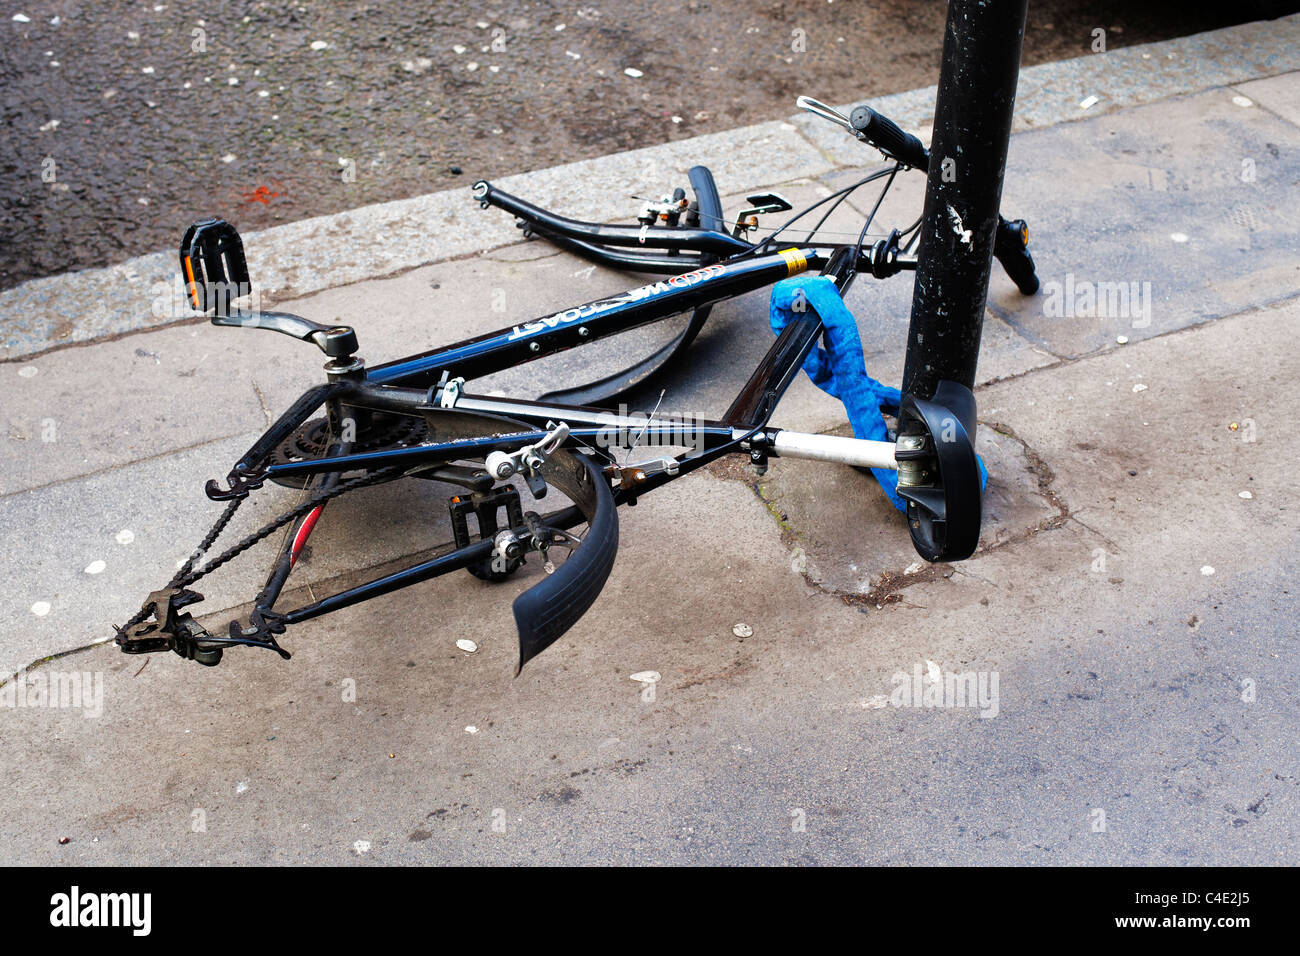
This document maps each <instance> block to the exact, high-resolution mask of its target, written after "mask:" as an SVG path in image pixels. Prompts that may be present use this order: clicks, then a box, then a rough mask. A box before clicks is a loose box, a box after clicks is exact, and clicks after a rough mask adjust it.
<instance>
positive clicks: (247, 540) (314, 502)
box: [115, 468, 401, 634]
mask: <svg viewBox="0 0 1300 956" xmlns="http://www.w3.org/2000/svg"><path fill="white" fill-rule="evenodd" d="M400 471H401V469H400V468H385V469H382V470H380V471H376V472H372V473H371V474H369V475H366V476H365V477H363V478H355V479H353V480H352V481H349V482H345V483H343V484H340V485H337V486H335V487H334V488H331V489H330V490H329V491H322V492H320V493H319V494H317V495H314V496H313V497H311V498H309V499H308V500H307V501H305V502H303V503H302V504H300V505H298V506H297V507H295V508H293V509H291V510H289V511H286V512H285V513H284V514H282V515H280V516H279V517H277V518H275V519H274V520H273V521H270V522H268V523H267V524H265V525H263V526H262V527H261V528H259V529H257V530H256V531H254V532H253V533H252V534H250V535H247V536H246V537H244V538H241V539H240V540H239V541H237V542H236V543H235V544H234V545H232V546H231V547H229V548H227V549H226V550H225V551H223V552H222V553H221V554H219V555H217V556H216V557H215V558H213V559H212V560H211V561H209V562H208V563H207V564H205V565H204V566H203V567H202V568H200V569H199V570H197V571H195V570H194V565H195V563H196V562H197V561H198V559H199V558H200V557H202V556H203V555H204V554H205V553H206V552H207V550H208V548H210V547H212V545H213V544H215V543H216V540H217V538H219V537H221V533H222V532H223V531H225V530H226V525H228V524H229V523H230V519H231V518H233V517H234V516H235V512H236V511H237V510H239V506H240V505H241V504H243V502H244V498H236V499H234V500H233V501H231V502H230V504H228V505H226V509H225V511H223V512H222V513H221V515H220V516H219V517H218V518H217V520H216V522H215V523H214V524H213V525H212V527H211V528H210V529H209V530H208V533H207V534H206V535H204V537H203V540H202V541H200V542H199V546H198V547H197V548H196V549H195V550H194V552H193V553H192V554H191V555H190V556H189V557H188V558H187V559H186V560H185V563H184V564H183V565H181V567H180V569H179V570H178V571H177V572H176V573H175V574H174V575H172V579H171V581H169V582H168V584H167V589H169V590H170V589H172V588H186V587H189V586H190V585H191V584H193V583H194V582H195V581H198V580H199V579H200V578H203V577H206V576H207V575H209V574H211V573H212V572H213V571H215V570H217V568H219V567H221V566H222V565H224V564H226V563H228V562H230V561H233V560H234V559H235V558H237V557H239V555H241V554H243V553H244V552H245V551H247V550H248V549H249V548H251V547H253V546H254V545H255V544H257V543H259V542H260V541H263V540H265V539H266V538H268V537H270V536H271V535H273V534H275V533H276V532H277V531H279V530H280V529H281V528H283V527H284V526H285V525H286V524H288V523H289V522H291V521H293V520H295V519H297V518H301V517H302V516H303V515H305V514H309V513H310V512H311V511H312V510H313V509H315V508H317V507H318V506H320V505H323V504H325V503H326V502H328V501H332V500H333V499H334V498H337V497H339V496H340V495H342V494H346V493H347V492H349V491H355V490H356V489H358V488H364V487H366V486H367V485H373V484H378V483H379V482H380V481H384V480H387V479H391V478H395V477H397V473H398V472H400ZM150 613H151V609H150V608H148V607H144V608H141V609H140V610H139V611H138V612H137V613H136V614H134V615H133V616H132V617H131V619H130V620H128V621H127V622H126V624H124V625H123V626H122V627H120V628H115V630H117V632H118V633H119V634H121V633H124V632H126V631H129V630H130V629H131V628H133V627H135V626H136V625H137V624H140V623H142V622H143V621H144V619H145V618H147V617H148V616H149V614H150Z"/></svg>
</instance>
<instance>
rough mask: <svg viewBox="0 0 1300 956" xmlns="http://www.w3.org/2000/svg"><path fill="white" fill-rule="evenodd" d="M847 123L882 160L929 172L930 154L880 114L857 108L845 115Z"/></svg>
mask: <svg viewBox="0 0 1300 956" xmlns="http://www.w3.org/2000/svg"><path fill="white" fill-rule="evenodd" d="M849 122H850V123H851V124H852V125H853V128H854V129H855V130H857V131H858V133H859V135H860V136H861V137H862V139H864V140H866V141H867V142H868V143H870V144H871V145H872V146H874V147H876V149H878V150H880V151H881V152H882V153H884V154H885V155H886V156H891V157H893V158H894V159H896V160H898V161H899V162H901V163H903V164H904V165H906V166H912V167H914V168H916V169H927V168H929V165H930V154H929V152H928V151H927V150H926V148H925V147H924V146H923V145H921V141H920V140H919V139H917V138H916V137H915V136H913V135H912V134H911V133H904V132H903V131H902V129H900V128H899V126H898V124H897V123H895V122H894V121H893V120H891V119H890V118H889V117H888V116H885V115H884V114H883V113H877V112H876V111H875V110H873V109H872V108H871V107H870V106H859V107H856V108H855V109H854V110H853V112H852V113H851V114H850V115H849Z"/></svg>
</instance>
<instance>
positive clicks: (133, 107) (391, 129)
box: [0, 0, 1257, 288]
mask: <svg viewBox="0 0 1300 956" xmlns="http://www.w3.org/2000/svg"><path fill="white" fill-rule="evenodd" d="M0 7H2V8H3V11H4V12H3V19H2V21H0V38H2V39H0V88H2V89H3V93H2V94H0V97H2V98H0V110H2V113H0V117H2V122H3V129H4V135H3V138H2V139H0V288H7V287H9V286H12V285H15V284H17V283H19V282H21V281H23V280H25V279H30V278H33V277H36V276H43V275H52V274H57V273H60V272H64V271H68V270H72V269H83V268H90V267H95V266H100V265H106V264H111V263H115V262H119V261H122V260H124V259H126V258H128V257H130V256H132V255H137V254H141V253H145V252H150V251H154V250H156V249H165V248H170V247H172V246H173V245H174V244H175V243H176V241H177V240H178V238H179V236H180V233H181V232H182V230H183V228H184V226H185V225H187V224H188V223H189V222H190V221H192V220H193V219H195V218H197V217H199V216H201V215H209V214H220V215H223V216H225V217H226V218H230V219H232V220H234V221H236V222H237V223H238V224H239V226H240V227H241V228H242V229H245V230H248V229H257V228H261V227H265V226H269V225H273V224H275V223H278V222H287V221H294V220H298V219H304V218H308V217H311V216H315V215H321V214H326V213H333V212H339V211H342V210H346V209H351V208H354V207H355V206H358V205H362V204H366V203H372V202H381V201H387V200H393V199H401V198H406V197H410V196H415V195H420V194H423V193H427V192H430V191H434V190H438V189H445V188H448V187H450V186H453V185H455V184H456V183H457V182H460V181H462V180H463V181H464V182H466V183H468V182H470V181H472V180H473V179H474V178H477V177H480V176H501V175H503V174H507V173H514V172H522V171H525V170H530V169H537V168H544V167H548V166H552V165H555V164H558V163H562V162H568V161H572V160H576V159H582V158H586V157H592V156H600V155H604V154H607V153H611V152H616V151H618V150H622V149H626V148H630V147H634V146H646V145H651V144H655V143H661V142H666V141H669V140H673V139H679V138H683V137H688V136H695V135H698V134H700V133H706V132H713V131H718V130H727V129H731V128H734V127H738V126H744V125H748V124H752V123H756V122H759V121H760V120H768V119H775V118H781V117H785V116H788V115H789V114H790V112H791V110H792V106H793V101H794V98H795V97H796V96H797V95H799V94H801V93H808V94H814V95H817V96H819V97H821V98H823V99H826V100H828V101H830V102H844V101H848V100H852V99H854V98H858V97H866V96H876V95H880V94H884V93H889V92H896V91H899V90H907V89H913V88H916V87H919V86H926V85H929V84H931V83H933V82H934V81H935V78H936V76H937V71H938V63H939V56H940V49H941V42H942V34H943V18H944V11H945V7H944V5H943V4H941V3H937V2H934V0H878V2H872V3H852V2H840V3H834V2H829V3H828V2H822V0H787V2H772V0H766V2H759V3H755V2H747V0H714V2H705V0H687V2H680V0H679V2H667V3H665V2H658V0H620V2H617V3H590V4H586V5H582V6H575V5H571V4H567V3H560V2H557V0H534V2H527V3H520V2H515V3H509V4H505V3H496V2H493V3H488V4H483V5H471V4H458V3H457V4H453V3H434V4H430V3H414V2H411V0H397V2H387V3H362V2H339V3H329V4H324V3H299V4H284V3H268V2H249V0H234V2H229V3H223V4H220V5H217V6H214V5H212V4H208V3H197V2H192V0H186V2H159V3H152V4H151V3H126V2H122V0H100V2H95V3H86V2H75V0H71V2H51V0H18V2H8V0H6V2H5V3H3V4H0ZM1256 15H1257V11H1256V10H1255V9H1253V8H1252V7H1251V5H1250V4H1236V5H1227V4H1219V3H1209V2H1203V0H1193V2H1174V0H1161V2H1147V3H1141V4H1132V3H1128V4H1125V3H1118V2H1096V0H1041V2H1040V0H1035V2H1034V3H1033V4H1032V5H1031V10H1030V23H1029V26H1028V29H1027V33H1026V38H1025V48H1024V57H1023V60H1024V63H1025V64H1026V65H1031V64H1035V63H1041V62H1044V61H1048V60H1057V59H1063V58H1067V57H1073V56H1079V55H1083V54H1086V53H1088V52H1089V51H1090V49H1091V48H1092V44H1093V43H1094V31H1095V30H1097V29H1098V28H1100V29H1103V30H1104V31H1105V36H1104V40H1105V43H1106V44H1107V46H1108V48H1114V47H1118V46H1124V45H1128V44H1133V43H1141V42H1147V41H1151V40H1157V39H1166V38H1169V37H1173V36H1182V35H1186V34H1190V33H1195V32H1198V31H1201V30H1207V29H1213V28H1216V27H1221V26H1226V25H1229V24H1232V23H1237V22H1240V21H1242V20H1248V19H1253V18H1254V17H1255V16H1256ZM628 71H634V72H635V73H636V74H637V75H630V74H629V72H628ZM664 185H665V186H667V185H670V184H664Z"/></svg>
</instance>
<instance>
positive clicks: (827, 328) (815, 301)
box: [771, 276, 988, 512]
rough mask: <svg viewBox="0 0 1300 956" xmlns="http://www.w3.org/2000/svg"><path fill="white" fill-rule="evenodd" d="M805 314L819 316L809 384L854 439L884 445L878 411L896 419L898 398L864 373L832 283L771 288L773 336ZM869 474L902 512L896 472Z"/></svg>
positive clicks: (851, 324) (803, 281)
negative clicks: (837, 406)
mask: <svg viewBox="0 0 1300 956" xmlns="http://www.w3.org/2000/svg"><path fill="white" fill-rule="evenodd" d="M809 309H812V310H814V311H816V313H817V314H818V315H819V316H820V317H821V320H822V326H823V332H822V341H823V342H824V343H825V347H824V348H823V347H822V346H821V345H818V346H815V347H814V348H813V350H812V351H811V352H809V353H808V357H807V358H806V359H804V363H803V370H804V371H805V372H807V373H808V377H809V378H810V379H812V381H813V384H814V385H816V386H817V387H818V388H820V389H821V390H822V391H823V392H825V393H826V394H827V395H830V396H832V397H834V398H838V399H839V400H840V401H841V402H843V403H844V408H845V410H846V411H847V412H848V415H849V424H850V425H852V426H853V434H854V436H855V437H857V438H865V439H870V440H872V441H888V440H889V431H888V429H887V428H886V427H885V420H884V419H883V418H882V417H881V412H886V413H888V414H890V415H897V414H898V403H899V402H900V401H902V396H901V395H900V393H899V391H898V389H896V388H890V387H889V386H888V385H883V384H881V383H880V382H878V381H876V380H875V379H874V378H872V377H871V376H870V375H868V374H867V367H866V358H865V357H864V355H863V352H862V339H861V337H860V336H859V335H858V323H857V320H855V319H854V318H853V313H851V312H850V311H849V309H848V306H846V305H845V304H844V300H843V299H842V298H840V292H839V290H838V289H837V288H835V283H834V282H832V281H831V280H830V278H829V277H827V276H795V277H793V278H790V279H783V280H781V281H780V282H778V283H777V284H776V285H774V286H773V287H772V302H771V323H772V331H773V332H775V333H777V334H778V335H779V334H780V332H781V330H782V329H784V328H785V327H786V326H787V325H788V324H789V323H790V322H791V321H792V320H793V319H794V318H795V316H796V315H799V314H803V313H805V312H807V311H808V310H809ZM979 467H980V487H981V488H983V487H984V486H985V485H986V484H987V483H988V472H987V471H986V470H985V468H984V462H983V460H979ZM871 473H872V474H873V475H874V476H875V478H876V481H877V482H879V483H880V487H881V488H883V489H884V491H885V494H886V495H888V496H889V500H890V501H891V502H893V505H894V507H895V508H897V509H898V510H899V511H903V512H905V511H906V510H907V502H906V501H904V500H903V498H902V497H901V496H900V495H899V494H898V472H896V471H894V470H893V469H891V468H872V469H871Z"/></svg>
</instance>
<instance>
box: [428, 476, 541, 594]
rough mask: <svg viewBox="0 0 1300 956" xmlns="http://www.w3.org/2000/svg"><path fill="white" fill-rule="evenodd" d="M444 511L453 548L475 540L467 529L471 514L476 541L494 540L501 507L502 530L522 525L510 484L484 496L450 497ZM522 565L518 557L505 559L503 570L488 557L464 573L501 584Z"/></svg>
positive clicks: (520, 509)
mask: <svg viewBox="0 0 1300 956" xmlns="http://www.w3.org/2000/svg"><path fill="white" fill-rule="evenodd" d="M447 508H448V510H449V511H450V513H451V533H452V536H453V537H454V538H455V541H456V547H457V548H466V547H469V546H470V545H471V544H473V543H474V541H475V540H476V539H475V538H474V536H473V535H472V534H471V532H470V530H469V516H470V515H471V514H473V515H474V517H475V518H476V519H477V520H478V537H477V540H479V541H491V540H494V539H495V538H496V536H497V532H499V531H501V530H503V526H502V525H501V523H500V516H501V509H502V508H504V509H505V519H506V520H505V525H504V529H509V528H517V527H519V526H520V525H522V524H523V523H524V508H523V504H522V502H521V501H520V498H519V492H518V491H516V490H515V488H514V486H513V485H507V486H505V487H503V488H498V489H497V490H496V491H491V492H487V493H486V494H476V495H470V496H465V495H454V496H453V497H452V498H450V499H449V500H448V502H447ZM523 563H524V559H523V556H522V555H520V556H519V557H517V558H511V559H509V561H507V562H506V564H505V566H504V567H500V566H499V564H498V566H494V564H493V559H492V558H483V559H481V560H479V561H473V562H471V563H470V564H468V565H466V566H465V570H467V571H468V572H469V573H470V574H472V575H474V577H476V578H479V579H481V580H483V581H504V580H505V579H506V578H508V577H510V575H512V574H514V573H515V572H516V571H518V570H519V568H520V566H521V565H522V564H523Z"/></svg>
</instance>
